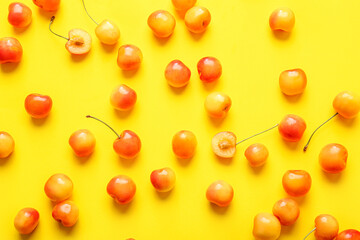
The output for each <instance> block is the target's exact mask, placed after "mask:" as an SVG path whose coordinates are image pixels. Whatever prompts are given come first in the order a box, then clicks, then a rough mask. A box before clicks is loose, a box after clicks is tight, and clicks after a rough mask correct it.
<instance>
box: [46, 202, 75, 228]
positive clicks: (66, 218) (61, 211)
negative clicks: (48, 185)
mask: <svg viewBox="0 0 360 240" xmlns="http://www.w3.org/2000/svg"><path fill="white" fill-rule="evenodd" d="M52 216H53V218H54V219H55V220H56V221H58V222H60V223H61V224H62V225H63V226H64V227H72V226H74V225H75V224H76V222H77V221H78V219H79V208H78V206H77V205H76V204H75V203H74V202H72V201H69V200H66V201H63V202H60V203H58V204H56V205H55V207H54V208H53V211H52Z"/></svg>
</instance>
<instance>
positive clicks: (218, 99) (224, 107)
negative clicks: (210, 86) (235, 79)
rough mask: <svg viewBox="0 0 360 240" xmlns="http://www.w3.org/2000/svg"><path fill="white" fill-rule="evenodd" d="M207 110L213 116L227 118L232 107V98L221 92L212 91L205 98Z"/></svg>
mask: <svg viewBox="0 0 360 240" xmlns="http://www.w3.org/2000/svg"><path fill="white" fill-rule="evenodd" d="M204 106H205V110H206V112H207V113H208V115H209V116H210V117H212V118H225V117H226V115H227V113H228V111H229V110H230V107H231V98H230V97H229V96H228V95H226V94H224V93H221V92H213V93H210V94H209V95H208V96H207V97H206V99H205V104H204Z"/></svg>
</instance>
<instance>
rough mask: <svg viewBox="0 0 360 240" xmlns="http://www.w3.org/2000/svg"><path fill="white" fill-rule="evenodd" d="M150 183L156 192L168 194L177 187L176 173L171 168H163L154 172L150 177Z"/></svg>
mask: <svg viewBox="0 0 360 240" xmlns="http://www.w3.org/2000/svg"><path fill="white" fill-rule="evenodd" d="M150 181H151V184H152V185H153V186H154V188H155V189H156V191H158V192H168V191H170V190H172V189H173V188H174V186H175V181H176V176H175V172H174V171H173V170H172V169H171V168H161V169H157V170H154V171H152V173H151V175H150Z"/></svg>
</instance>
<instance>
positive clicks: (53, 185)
mask: <svg viewBox="0 0 360 240" xmlns="http://www.w3.org/2000/svg"><path fill="white" fill-rule="evenodd" d="M73 188H74V185H73V182H72V181H71V179H70V178H69V177H68V176H66V175H65V174H54V175H52V176H51V177H50V178H49V179H48V180H47V181H46V183H45V187H44V190H45V194H46V196H48V198H49V199H50V200H51V201H53V202H61V201H64V200H66V199H68V198H69V197H71V195H72V191H73Z"/></svg>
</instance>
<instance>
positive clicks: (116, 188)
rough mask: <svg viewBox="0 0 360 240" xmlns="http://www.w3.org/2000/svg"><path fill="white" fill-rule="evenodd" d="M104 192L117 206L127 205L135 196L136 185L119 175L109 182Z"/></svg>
mask: <svg viewBox="0 0 360 240" xmlns="http://www.w3.org/2000/svg"><path fill="white" fill-rule="evenodd" d="M106 190H107V193H108V194H109V195H110V196H111V197H112V198H113V199H114V200H115V201H116V202H117V203H118V204H127V203H129V202H131V201H132V199H133V198H134V196H135V193H136V185H135V183H134V181H133V180H132V179H131V178H129V177H128V176H125V175H119V176H116V177H114V178H112V179H111V180H110V182H109V183H108V185H107V188H106Z"/></svg>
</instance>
